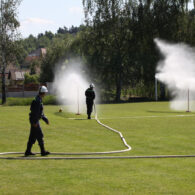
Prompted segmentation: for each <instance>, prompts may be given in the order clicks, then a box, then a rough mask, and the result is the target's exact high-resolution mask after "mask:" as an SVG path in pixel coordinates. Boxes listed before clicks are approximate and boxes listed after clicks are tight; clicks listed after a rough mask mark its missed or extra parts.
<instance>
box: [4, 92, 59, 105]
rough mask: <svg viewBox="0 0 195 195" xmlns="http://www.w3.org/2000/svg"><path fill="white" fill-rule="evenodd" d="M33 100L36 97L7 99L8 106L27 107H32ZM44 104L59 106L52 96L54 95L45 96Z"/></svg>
mask: <svg viewBox="0 0 195 195" xmlns="http://www.w3.org/2000/svg"><path fill="white" fill-rule="evenodd" d="M33 99H34V97H30V98H13V97H9V98H7V102H6V106H27V105H31V102H32V100H33ZM43 104H44V105H56V104H57V100H56V97H55V96H52V95H48V96H45V97H44V99H43Z"/></svg>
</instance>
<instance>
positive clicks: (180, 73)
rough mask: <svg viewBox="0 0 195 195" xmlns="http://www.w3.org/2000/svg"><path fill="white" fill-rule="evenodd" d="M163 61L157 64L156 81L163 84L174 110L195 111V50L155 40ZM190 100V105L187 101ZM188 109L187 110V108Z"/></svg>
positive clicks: (181, 44) (182, 45) (183, 45)
mask: <svg viewBox="0 0 195 195" xmlns="http://www.w3.org/2000/svg"><path fill="white" fill-rule="evenodd" d="M155 43H156V45H157V46H158V48H159V50H160V52H161V54H162V56H163V59H162V60H161V61H160V62H159V63H158V66H157V69H156V72H157V73H156V75H155V77H156V79H158V80H159V81H160V82H162V83H164V84H165V85H166V86H167V88H168V90H169V92H170V94H171V96H172V98H173V99H172V100H171V104H170V106H171V108H172V109H174V110H186V109H188V110H189V107H190V108H191V110H195V105H193V101H192V100H194V99H195V49H194V48H192V47H189V46H188V45H186V44H183V43H180V44H169V43H167V42H165V41H162V40H159V39H155ZM188 99H189V100H190V105H189V101H188ZM187 107H188V108H187Z"/></svg>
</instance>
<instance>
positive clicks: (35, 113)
mask: <svg viewBox="0 0 195 195" xmlns="http://www.w3.org/2000/svg"><path fill="white" fill-rule="evenodd" d="M30 110H31V112H30V114H29V115H30V123H31V124H37V123H38V122H39V120H40V119H43V120H44V121H45V122H46V123H48V119H47V117H46V116H45V115H44V113H43V103H42V99H41V97H40V96H39V95H37V96H36V97H35V99H34V100H33V101H32V103H31V107H30Z"/></svg>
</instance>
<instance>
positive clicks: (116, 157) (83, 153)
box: [0, 104, 195, 160]
mask: <svg viewBox="0 0 195 195" xmlns="http://www.w3.org/2000/svg"><path fill="white" fill-rule="evenodd" d="M94 110H95V120H96V121H97V122H98V123H99V124H100V125H101V126H103V127H105V128H106V129H108V130H110V131H113V132H115V133H117V134H119V136H120V138H121V140H122V142H123V144H124V145H125V147H126V149H123V150H116V151H105V152H82V153H63V152H60V153H59V152H51V155H100V154H101V155H102V154H113V153H122V152H128V151H130V150H131V146H129V145H128V144H127V142H126V140H125V138H124V137H123V135H122V133H121V132H120V131H117V130H116V129H113V128H111V127H109V126H107V125H105V124H103V123H102V122H100V121H99V119H98V117H97V112H96V107H95V104H94ZM13 154H17V155H18V154H24V152H3V153H0V159H8V160H44V159H50V160H63V159H67V160H74V159H139V158H189V157H195V155H155V156H93V157H91V156H90V157H89V156H87V157H29V156H28V157H25V156H22V157H2V155H13ZM35 154H40V153H35Z"/></svg>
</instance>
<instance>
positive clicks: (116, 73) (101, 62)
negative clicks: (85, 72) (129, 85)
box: [83, 0, 133, 102]
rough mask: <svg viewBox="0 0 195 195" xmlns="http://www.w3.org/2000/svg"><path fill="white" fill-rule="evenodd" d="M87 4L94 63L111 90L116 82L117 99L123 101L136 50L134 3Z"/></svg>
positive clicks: (106, 1)
mask: <svg viewBox="0 0 195 195" xmlns="http://www.w3.org/2000/svg"><path fill="white" fill-rule="evenodd" d="M83 5H84V10H85V14H86V15H85V18H86V24H87V25H88V27H89V28H88V30H89V34H88V36H87V39H88V40H86V42H88V45H89V49H88V51H89V55H90V57H89V60H90V64H92V66H93V67H96V69H97V71H98V72H99V75H100V78H101V80H103V81H104V82H106V83H107V84H109V85H108V86H109V87H107V89H108V88H113V83H114V85H115V91H116V94H115V100H116V101H117V102H119V101H120V96H121V91H122V87H123V84H124V81H125V76H126V73H127V72H128V71H129V70H130V69H131V70H132V69H133V68H132V66H131V65H132V64H131V63H130V62H129V53H128V52H131V48H132V47H130V46H132V43H131V40H132V32H131V28H130V26H131V18H130V15H131V14H132V9H131V6H132V2H131V3H129V4H128V5H127V3H126V2H124V1H123V0H104V1H103V0H97V1H94V0H84V1H83ZM126 8H128V9H126ZM90 42H91V44H90ZM90 45H91V46H90ZM127 50H128V51H127Z"/></svg>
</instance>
